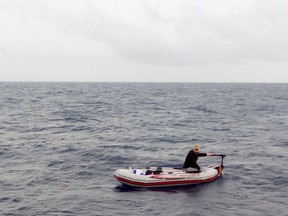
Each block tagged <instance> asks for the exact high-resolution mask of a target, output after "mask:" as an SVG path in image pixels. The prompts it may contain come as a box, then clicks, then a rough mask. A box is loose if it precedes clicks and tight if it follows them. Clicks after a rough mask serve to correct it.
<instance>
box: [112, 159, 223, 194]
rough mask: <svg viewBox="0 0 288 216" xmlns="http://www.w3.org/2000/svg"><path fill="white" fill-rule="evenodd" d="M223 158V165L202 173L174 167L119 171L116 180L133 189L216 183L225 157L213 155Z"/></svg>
mask: <svg viewBox="0 0 288 216" xmlns="http://www.w3.org/2000/svg"><path fill="white" fill-rule="evenodd" d="M213 156H220V157H222V160H221V164H218V165H211V166H207V167H205V168H203V169H202V170H201V171H195V170H193V169H190V168H187V169H183V168H173V167H146V169H132V168H131V167H129V168H128V169H118V170H116V172H115V173H114V178H115V179H116V180H117V181H118V182H120V183H121V184H123V185H128V186H132V187H144V188H146V187H147V188H152V187H174V186H186V185H193V184H199V183H206V182H211V181H214V180H215V179H217V178H219V177H220V176H222V174H223V169H224V165H223V158H224V157H225V155H223V154H220V155H213Z"/></svg>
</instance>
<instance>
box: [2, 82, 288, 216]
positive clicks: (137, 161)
mask: <svg viewBox="0 0 288 216" xmlns="http://www.w3.org/2000/svg"><path fill="white" fill-rule="evenodd" d="M0 92H1V93H0V112H1V115H0V137H1V138H0V192H1V193H0V215H29V216H30V215H179V216H180V215H181V216H182V215H183V216H184V215H201V216H206V215H207V216H208V215H209V216H210V215H288V213H287V211H288V207H287V200H288V189H287V188H288V187H287V186H288V180H287V179H288V168H287V161H288V160H287V155H288V151H287V150H288V136H287V134H288V133H287V132H288V108H287V107H288V94H287V92H288V84H159V83H158V84H157V83H155V84H153V83H150V84H136V83H134V84H131V83H130V84H128V83H118V84H116V83H0ZM195 143H199V144H200V147H201V150H202V151H203V152H216V153H224V154H226V155H227V157H226V158H225V161H224V164H225V165H226V167H225V175H224V176H223V177H222V178H221V179H217V180H216V181H214V182H212V183H208V184H202V185H198V186H192V187H183V188H170V189H161V190H148V189H136V190H133V189H130V188H125V187H121V186H120V185H119V184H118V183H117V182H116V181H115V180H114V179H113V173H114V171H115V170H116V169H118V168H125V167H127V166H128V165H131V166H133V167H138V168H141V167H146V166H149V165H159V164H161V165H174V164H175V165H181V164H182V163H183V162H184V159H185V156H186V154H187V152H188V151H189V150H190V148H191V147H192V146H193V145H194V144H195ZM208 160H210V159H208V158H207V159H205V158H200V159H199V161H198V162H199V164H200V165H204V164H205V163H209V162H208Z"/></svg>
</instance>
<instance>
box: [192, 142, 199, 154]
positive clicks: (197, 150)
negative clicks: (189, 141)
mask: <svg viewBox="0 0 288 216" xmlns="http://www.w3.org/2000/svg"><path fill="white" fill-rule="evenodd" d="M193 151H194V152H195V153H196V154H198V152H199V145H198V144H196V145H194V147H193Z"/></svg>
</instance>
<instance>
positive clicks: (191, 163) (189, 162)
mask: <svg viewBox="0 0 288 216" xmlns="http://www.w3.org/2000/svg"><path fill="white" fill-rule="evenodd" d="M205 156H212V153H201V152H199V145H198V144H196V145H195V146H194V147H193V149H192V150H190V151H189V153H188V154H187V156H186V159H185V162H184V165H183V168H184V169H186V168H189V167H191V168H194V169H197V171H199V172H200V171H201V167H200V166H199V165H198V164H197V160H198V157H205Z"/></svg>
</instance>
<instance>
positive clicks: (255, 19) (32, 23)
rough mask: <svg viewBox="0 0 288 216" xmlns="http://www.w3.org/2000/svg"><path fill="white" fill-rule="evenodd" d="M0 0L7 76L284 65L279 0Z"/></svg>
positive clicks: (283, 7) (287, 52)
mask: <svg viewBox="0 0 288 216" xmlns="http://www.w3.org/2000/svg"><path fill="white" fill-rule="evenodd" d="M0 5H1V6H0V27H1V35H0V58H1V59H2V60H3V62H5V63H3V64H2V65H1V66H0V69H1V71H4V70H5V71H10V73H11V74H12V75H11V76H10V77H12V76H13V77H12V78H11V79H15V77H16V78H17V76H18V77H21V75H20V76H19V74H18V72H17V70H18V71H19V70H20V69H21V71H23V74H28V73H29V71H33V76H34V75H35V74H37V73H41V76H42V77H44V78H45V79H46V78H47V79H49V77H51V75H53V77H54V78H53V79H64V78H65V77H66V78H67V77H68V76H69V75H70V77H71V79H76V80H77V79H84V80H90V79H92V78H94V79H96V80H97V79H98V78H101V79H107V78H108V79H109V77H115V76H117V73H115V72H113V71H114V70H119V68H122V69H121V70H122V71H123V74H124V71H125V70H127V71H135V70H139V71H145V70H146V71H152V72H153V73H154V72H155V69H157V70H158V69H159V70H160V69H161V70H165V71H170V72H171V74H173V73H177V71H186V70H189V71H191V69H193V71H195V69H197V70H198V71H202V70H203V71H204V69H203V68H205V70H211V68H215V67H217V68H225V67H226V68H227V67H235V66H237V65H244V66H245V65H254V66H253V67H251V68H255V64H256V63H257V64H258V65H259V64H261V62H272V63H273V64H275V63H277V62H278V63H279V64H281V65H282V66H283V65H285V64H287V56H288V49H287V45H288V44H287V39H286V38H287V34H288V27H287V25H286V23H285V22H286V20H287V16H288V15H287V14H288V13H287V8H288V2H287V1H284V0H276V1H273V2H272V1H268V0H249V1H248V0H242V1H240V0H235V1H228V0H221V1H219V0H206V1H191V0H181V1H175V0H137V1H135V0H122V1H117V0H106V1H92V0H82V1H76V0H61V1H59V0H25V1H22V0H11V1H1V2H0ZM113 65H114V67H113ZM170 67H171V68H170ZM192 67H194V68H192ZM209 67H211V68H210V69H209ZM173 68H174V69H173ZM35 71H38V72H35ZM39 71H41V72H39ZM64 71H66V72H64ZM67 71H71V74H69V73H68V72H67ZM79 71H80V72H81V74H79ZM83 71H85V72H83ZM99 71H101V73H100V72H99ZM105 71H108V72H109V73H110V75H107V74H104V72H105ZM175 71H176V72H175ZM24 72H25V73H24ZM72 72H75V73H74V74H73V73H72ZM152 72H151V73H152ZM31 73H32V72H31ZM49 73H50V74H49ZM143 73H144V72H143ZM157 73H159V74H162V73H160V72H157ZM184 73H185V74H186V72H184ZM195 73H196V72H195ZM219 73H220V72H219ZM95 74H96V75H95ZM128 74H129V75H131V74H135V72H134V73H132V72H131V73H130V72H127V76H126V77H128ZM25 76H26V75H23V77H25ZM131 76H133V75H131ZM169 76H170V75H169ZM205 76H206V75H205ZM23 77H21V78H23ZM152 77H154V76H152ZM171 77H172V76H171ZM207 77H209V75H207ZM204 78H205V77H204ZM38 79H39V77H38ZM127 79H128V78H127Z"/></svg>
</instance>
